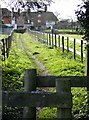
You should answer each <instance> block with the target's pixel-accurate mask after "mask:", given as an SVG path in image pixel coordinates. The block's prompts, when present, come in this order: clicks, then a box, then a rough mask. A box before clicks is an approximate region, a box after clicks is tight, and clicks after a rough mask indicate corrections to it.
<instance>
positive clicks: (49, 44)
mask: <svg viewBox="0 0 89 120" xmlns="http://www.w3.org/2000/svg"><path fill="white" fill-rule="evenodd" d="M49 45H51V36H50V33H49Z"/></svg>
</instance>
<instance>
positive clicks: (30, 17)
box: [22, 12, 58, 29]
mask: <svg viewBox="0 0 89 120" xmlns="http://www.w3.org/2000/svg"><path fill="white" fill-rule="evenodd" d="M22 14H23V17H24V20H25V24H30V25H31V26H33V27H34V28H35V29H39V28H41V29H45V28H50V27H53V25H55V23H56V22H57V21H58V19H57V17H56V16H55V15H54V14H53V13H52V12H30V13H27V12H23V13H22Z"/></svg>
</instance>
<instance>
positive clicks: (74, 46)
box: [74, 38, 76, 59]
mask: <svg viewBox="0 0 89 120" xmlns="http://www.w3.org/2000/svg"><path fill="white" fill-rule="evenodd" d="M75 41H76V40H75V38H74V59H76V48H75Z"/></svg>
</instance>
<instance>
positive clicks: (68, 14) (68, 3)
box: [0, 0, 82, 20]
mask: <svg viewBox="0 0 89 120" xmlns="http://www.w3.org/2000/svg"><path fill="white" fill-rule="evenodd" d="M1 1H3V2H4V1H5V2H8V1H10V0H0V3H1ZM13 1H16V0H11V2H13ZM54 1H55V3H52V4H51V6H50V7H48V11H52V12H54V13H55V12H58V13H60V15H59V16H58V17H59V18H61V19H67V18H69V19H71V18H72V19H73V20H76V15H75V10H77V5H79V4H81V3H82V0H54ZM3 2H2V3H3ZM2 3H1V4H2ZM5 5H6V3H5V4H4V5H3V6H5Z"/></svg>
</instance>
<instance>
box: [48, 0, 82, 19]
mask: <svg viewBox="0 0 89 120" xmlns="http://www.w3.org/2000/svg"><path fill="white" fill-rule="evenodd" d="M81 3H82V0H55V3H52V5H51V6H50V8H48V10H49V11H52V12H54V13H55V12H58V13H60V15H59V18H63V19H67V18H69V19H71V18H72V19H73V20H76V16H75V10H77V5H79V4H81Z"/></svg>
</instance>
